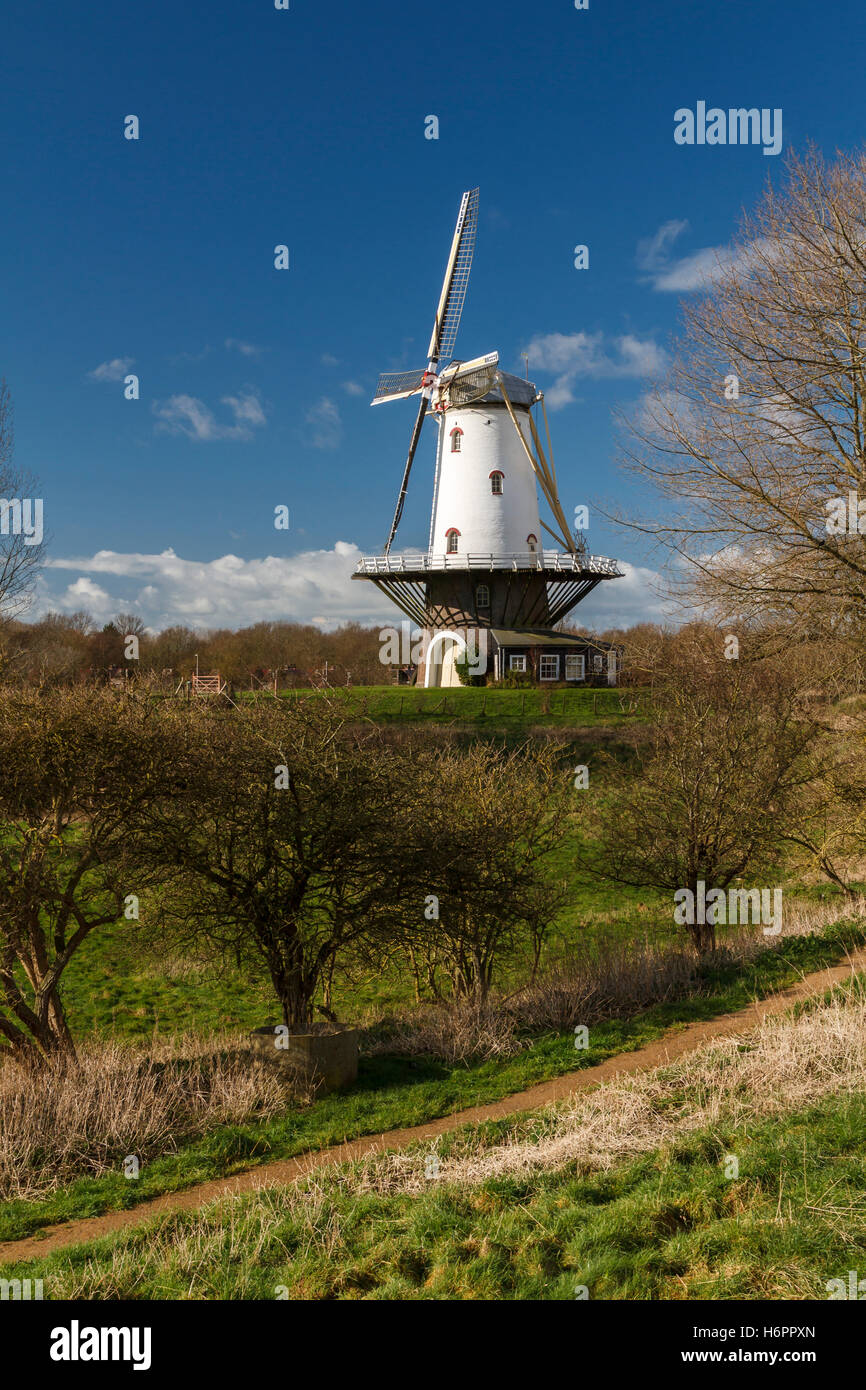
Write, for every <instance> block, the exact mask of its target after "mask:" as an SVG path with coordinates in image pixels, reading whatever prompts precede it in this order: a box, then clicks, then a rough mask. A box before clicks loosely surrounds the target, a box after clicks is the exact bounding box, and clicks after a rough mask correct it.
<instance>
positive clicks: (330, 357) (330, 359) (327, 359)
mask: <svg viewBox="0 0 866 1390" xmlns="http://www.w3.org/2000/svg"><path fill="white" fill-rule="evenodd" d="M321 360H322V362H323V363H324V365H325V366H326V367H337V366H339V364H340V359H339V357H335V356H334V354H333V353H332V352H323V353H322V358H321Z"/></svg>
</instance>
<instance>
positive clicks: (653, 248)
mask: <svg viewBox="0 0 866 1390" xmlns="http://www.w3.org/2000/svg"><path fill="white" fill-rule="evenodd" d="M688 229H689V224H688V222H685V221H676V220H672V221H670V222H663V223H662V225H661V226H660V227H659V229H658V231H657V232H656V233H655V234H654V235H653V236H651V237H647V238H646V239H645V240H643V241H639V242H638V244H637V254H636V260H637V264H638V268H639V270H641V271H642V272H643V275H642V278H643V279H644V280H647V281H648V282H649V283H650V284H651V285H652V287H653V289H654V290H663V291H669V292H670V291H673V292H674V293H676V292H680V293H686V292H688V291H690V290H699V289H703V288H704V287H705V286H707V285H709V284H712V282H713V281H714V280H717V279H718V278H719V276H720V275H722V274H724V272H725V271H726V270H727V269H728V268H729V267H730V266H731V265H732V263H733V260H734V254H733V252H732V251H731V249H730V247H727V246H705V247H703V248H702V249H701V250H700V251H693V252H692V253H691V254H690V255H688V256H681V257H680V258H679V259H673V258H672V257H671V248H672V247H673V246H674V243H675V242H677V241H678V240H679V238H680V237H681V236H682V235H683V233H684V232H687V231H688Z"/></svg>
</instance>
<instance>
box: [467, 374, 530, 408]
mask: <svg viewBox="0 0 866 1390" xmlns="http://www.w3.org/2000/svg"><path fill="white" fill-rule="evenodd" d="M499 375H500V377H501V378H502V381H503V383H504V385H505V389H506V391H507V392H508V399H509V400H510V401H511V404H512V405H523V406H529V405H532V404H533V402H534V401H535V397H536V396H537V395H538V391H537V389H536V387H535V383H534V382H532V381H524V379H523V377H522V376H512V374H511V372H500V373H499ZM484 401H494V402H498V401H501V402H502V404H503V405H504V404H505V397H504V396H503V394H502V392H501V391H500V389H499V387H498V386H493V387H492V388H491V389H490V390H489V391H488V392H487V395H486V396H482V397H481V400H480V401H475V402H474V404H475V405H482V404H483V403H484Z"/></svg>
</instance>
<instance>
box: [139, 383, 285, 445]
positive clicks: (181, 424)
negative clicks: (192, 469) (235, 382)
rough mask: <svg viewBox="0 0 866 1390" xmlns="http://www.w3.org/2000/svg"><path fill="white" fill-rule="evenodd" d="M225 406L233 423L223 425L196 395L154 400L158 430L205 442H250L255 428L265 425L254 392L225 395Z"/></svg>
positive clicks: (259, 404)
mask: <svg viewBox="0 0 866 1390" xmlns="http://www.w3.org/2000/svg"><path fill="white" fill-rule="evenodd" d="M222 404H223V405H227V406H228V408H229V410H230V411H231V413H232V415H233V417H234V424H231V425H228V424H225V423H220V421H218V420H217V418H216V416H215V415H214V413H213V411H212V410H211V409H210V407H209V406H206V405H205V404H204V402H203V401H200V400H198V399H197V398H196V397H195V396H183V395H181V396H170V397H169V398H168V400H167V401H154V403H153V407H152V409H153V413H154V415H155V416H156V417H157V421H158V423H157V429H161V430H165V431H167V432H168V433H169V434H185V435H186V436H187V438H188V439H195V440H197V441H198V442H206V443H209V442H211V441H212V440H215V439H249V437H250V434H251V430H252V429H253V428H256V427H258V426H261V425H264V424H265V423H266V417H265V413H264V410H263V409H262V404H261V401H260V400H259V398H258V396H257V394H256V392H255V391H252V390H249V389H246V390H244V391H242V392H241V393H240V394H239V395H237V396H223V398H222Z"/></svg>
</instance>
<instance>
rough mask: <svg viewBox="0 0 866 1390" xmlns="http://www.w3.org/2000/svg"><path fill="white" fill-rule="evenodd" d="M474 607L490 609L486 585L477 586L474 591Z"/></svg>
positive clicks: (488, 592) (488, 591)
mask: <svg viewBox="0 0 866 1390" xmlns="http://www.w3.org/2000/svg"><path fill="white" fill-rule="evenodd" d="M475 607H476V608H489V607H490V590H489V588H488V587H487V585H486V584H479V585H478V588H477V589H476V590H475Z"/></svg>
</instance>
